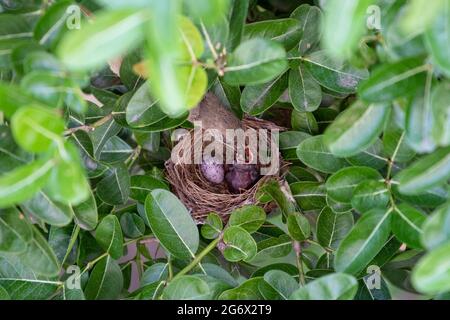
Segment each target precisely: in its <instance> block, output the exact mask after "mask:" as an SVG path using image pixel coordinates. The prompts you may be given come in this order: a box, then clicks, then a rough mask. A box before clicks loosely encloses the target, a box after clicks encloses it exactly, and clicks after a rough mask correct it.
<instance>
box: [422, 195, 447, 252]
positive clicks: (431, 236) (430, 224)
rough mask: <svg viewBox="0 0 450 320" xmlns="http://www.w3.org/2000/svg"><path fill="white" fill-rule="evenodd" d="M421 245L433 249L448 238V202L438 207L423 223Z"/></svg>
mask: <svg viewBox="0 0 450 320" xmlns="http://www.w3.org/2000/svg"><path fill="white" fill-rule="evenodd" d="M421 239H422V245H423V246H424V247H426V248H428V249H430V250H431V249H435V248H437V247H439V246H440V245H443V244H445V243H446V242H448V241H449V240H450V204H446V205H444V206H441V207H439V208H438V209H436V210H435V211H434V212H433V215H432V216H431V217H430V218H429V219H428V220H427V221H426V222H425V223H424V224H423V233H422V236H421Z"/></svg>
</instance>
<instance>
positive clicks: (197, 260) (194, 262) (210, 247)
mask: <svg viewBox="0 0 450 320" xmlns="http://www.w3.org/2000/svg"><path fill="white" fill-rule="evenodd" d="M219 241H220V237H219V238H217V239H215V240H213V241H211V243H210V244H208V246H207V247H206V248H205V249H204V250H203V251H202V252H200V253H199V255H198V256H196V257H195V258H194V260H192V262H191V263H190V264H189V265H187V266H186V267H185V268H184V269H183V270H181V271H180V272H178V273H177V275H176V276H175V277H174V278H173V280H175V279H177V278H179V277H181V276H183V275H185V274H186V273H188V272H189V271H191V270H192V269H194V267H195V266H196V265H197V264H199V263H200V261H202V259H203V258H204V257H205V256H206V255H207V254H208V253H210V252H211V251H212V250H213V249H214V248H215V247H216V246H217V244H218V243H219Z"/></svg>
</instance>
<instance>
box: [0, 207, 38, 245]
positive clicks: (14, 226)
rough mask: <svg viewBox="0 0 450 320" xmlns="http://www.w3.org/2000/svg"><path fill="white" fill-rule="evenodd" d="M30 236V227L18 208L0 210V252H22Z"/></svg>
mask: <svg viewBox="0 0 450 320" xmlns="http://www.w3.org/2000/svg"><path fill="white" fill-rule="evenodd" d="M32 237H33V233H32V229H31V228H30V226H29V225H28V223H26V222H25V221H24V219H23V217H22V216H21V215H20V212H19V211H18V210H16V209H2V210H0V238H1V239H2V241H1V242H0V252H9V253H21V252H24V251H25V250H26V248H27V244H28V242H30V241H31V238H32Z"/></svg>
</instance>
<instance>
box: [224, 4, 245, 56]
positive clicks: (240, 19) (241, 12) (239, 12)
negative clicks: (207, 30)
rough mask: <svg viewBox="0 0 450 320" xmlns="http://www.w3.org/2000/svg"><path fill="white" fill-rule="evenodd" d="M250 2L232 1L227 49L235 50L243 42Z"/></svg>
mask: <svg viewBox="0 0 450 320" xmlns="http://www.w3.org/2000/svg"><path fill="white" fill-rule="evenodd" d="M249 2H250V1H249V0H232V7H231V13H230V37H229V39H228V43H227V48H228V49H229V51H230V50H233V49H235V48H236V47H237V46H238V45H239V44H240V43H241V40H242V34H243V30H244V25H245V22H246V18H247V14H248V8H249Z"/></svg>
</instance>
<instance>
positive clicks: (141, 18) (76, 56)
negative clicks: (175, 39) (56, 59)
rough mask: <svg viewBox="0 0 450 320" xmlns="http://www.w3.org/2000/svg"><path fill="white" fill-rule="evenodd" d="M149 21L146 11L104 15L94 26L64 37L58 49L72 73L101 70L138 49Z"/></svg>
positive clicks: (128, 11) (112, 12) (96, 20)
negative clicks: (113, 60)
mask: <svg viewBox="0 0 450 320" xmlns="http://www.w3.org/2000/svg"><path fill="white" fill-rule="evenodd" d="M147 19H148V16H147V12H146V11H143V10H119V11H111V12H105V13H102V14H101V15H100V16H97V17H96V19H95V23H93V24H91V25H84V26H82V28H81V29H80V30H78V31H77V32H72V33H70V34H69V35H68V37H66V38H64V39H63V41H62V42H61V44H60V46H59V48H58V53H59V56H60V57H61V59H62V61H63V62H64V63H65V64H66V65H67V66H68V67H69V68H71V69H73V70H87V69H89V68H96V67H99V66H101V65H102V64H104V63H106V62H107V61H108V59H112V58H115V57H117V56H119V55H120V54H122V53H124V52H125V51H126V50H129V49H130V48H133V47H135V46H136V45H137V44H138V43H139V41H141V40H142V38H143V32H142V31H143V25H144V23H145V21H146V20H147ZM102 48H108V50H103V49H102Z"/></svg>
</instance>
